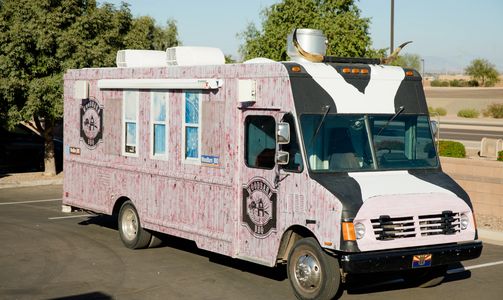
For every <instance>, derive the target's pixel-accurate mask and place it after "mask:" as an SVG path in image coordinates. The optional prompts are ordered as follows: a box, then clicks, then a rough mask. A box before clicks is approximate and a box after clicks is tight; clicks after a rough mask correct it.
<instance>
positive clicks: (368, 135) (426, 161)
mask: <svg viewBox="0 0 503 300" xmlns="http://www.w3.org/2000/svg"><path fill="white" fill-rule="evenodd" d="M393 117H394V119H393V120H391V119H392V118H393ZM390 120H391V121H390ZM301 127H302V135H303V139H304V143H305V147H306V153H307V160H308V164H309V167H310V169H311V170H312V171H320V172H327V171H329V172H355V171H370V170H389V169H395V170H410V169H421V168H435V167H437V166H438V160H437V156H436V152H435V147H434V144H433V138H432V135H431V131H430V126H429V120H428V117H427V116H424V115H419V116H418V115H398V116H394V115H391V114H389V115H342V114H337V115H335V114H334V115H327V116H326V117H325V118H323V115H321V114H318V115H302V116H301ZM367 128H369V129H370V130H371V132H368V131H367ZM370 141H372V142H373V144H372V146H371V144H370ZM373 157H375V161H374V159H373Z"/></svg>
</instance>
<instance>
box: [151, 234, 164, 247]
mask: <svg viewBox="0 0 503 300" xmlns="http://www.w3.org/2000/svg"><path fill="white" fill-rule="evenodd" d="M150 234H151V235H152V238H151V239H150V243H149V244H148V247H149V248H156V247H159V246H160V245H161V244H162V242H163V240H162V238H161V234H160V233H157V232H151V233H150Z"/></svg>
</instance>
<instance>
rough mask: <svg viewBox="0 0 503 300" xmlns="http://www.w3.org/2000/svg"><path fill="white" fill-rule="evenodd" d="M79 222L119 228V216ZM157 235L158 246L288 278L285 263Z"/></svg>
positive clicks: (95, 217)
mask: <svg viewBox="0 0 503 300" xmlns="http://www.w3.org/2000/svg"><path fill="white" fill-rule="evenodd" d="M78 224H79V225H82V226H88V225H97V226H101V227H105V228H108V229H112V230H116V231H117V230H118V227H117V218H116V217H114V216H108V215H96V216H91V217H89V218H88V219H86V220H83V221H81V222H79V223H78ZM155 236H156V237H157V238H159V239H160V240H161V241H162V242H161V244H160V245H159V246H157V247H156V248H159V247H170V248H173V249H177V250H181V251H186V252H190V253H193V254H195V255H199V256H203V257H207V258H208V260H209V261H210V262H212V263H216V264H220V265H223V266H227V267H230V268H233V269H237V270H240V271H243V272H248V273H252V274H255V275H258V276H261V277H266V278H270V279H273V280H276V281H283V280H285V279H286V278H287V275H286V266H284V265H279V266H278V267H275V268H270V267H267V266H262V265H258V264H255V263H251V262H247V261H244V260H240V259H234V258H231V257H228V256H225V255H221V254H217V253H213V252H210V251H206V250H203V249H200V248H198V247H197V245H196V243H195V242H194V241H190V240H186V239H183V238H179V237H175V236H171V235H167V234H163V233H157V232H156V233H155Z"/></svg>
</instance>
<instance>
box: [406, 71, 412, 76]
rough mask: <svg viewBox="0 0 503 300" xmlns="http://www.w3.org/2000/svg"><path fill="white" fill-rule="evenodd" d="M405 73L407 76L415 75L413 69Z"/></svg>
mask: <svg viewBox="0 0 503 300" xmlns="http://www.w3.org/2000/svg"><path fill="white" fill-rule="evenodd" d="M405 75H407V76H414V72H413V71H406V72H405Z"/></svg>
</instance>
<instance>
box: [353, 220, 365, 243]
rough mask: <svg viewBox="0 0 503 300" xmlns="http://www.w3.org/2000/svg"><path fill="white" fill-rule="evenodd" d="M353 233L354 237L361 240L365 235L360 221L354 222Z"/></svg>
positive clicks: (363, 226)
mask: <svg viewBox="0 0 503 300" xmlns="http://www.w3.org/2000/svg"><path fill="white" fill-rule="evenodd" d="M355 234H356V239H357V240H361V239H362V238H363V237H364V236H365V225H363V224H362V223H356V224H355Z"/></svg>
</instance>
